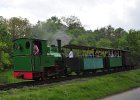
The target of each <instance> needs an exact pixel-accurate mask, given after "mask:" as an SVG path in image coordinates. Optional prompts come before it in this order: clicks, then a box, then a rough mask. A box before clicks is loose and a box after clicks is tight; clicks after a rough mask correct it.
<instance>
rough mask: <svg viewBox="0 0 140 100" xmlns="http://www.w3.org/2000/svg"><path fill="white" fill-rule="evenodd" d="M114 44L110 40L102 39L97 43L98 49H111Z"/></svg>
mask: <svg viewBox="0 0 140 100" xmlns="http://www.w3.org/2000/svg"><path fill="white" fill-rule="evenodd" d="M111 44H112V42H111V41H110V40H109V39H105V38H102V39H100V41H98V42H97V43H96V46H97V47H111Z"/></svg>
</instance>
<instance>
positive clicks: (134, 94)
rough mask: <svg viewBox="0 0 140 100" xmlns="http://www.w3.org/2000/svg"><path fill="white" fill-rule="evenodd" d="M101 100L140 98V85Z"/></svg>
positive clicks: (132, 99) (138, 99)
mask: <svg viewBox="0 0 140 100" xmlns="http://www.w3.org/2000/svg"><path fill="white" fill-rule="evenodd" d="M101 100H140V87H139V88H137V89H133V90H130V91H127V92H124V93H120V94H117V95H113V96H110V97H106V98H104V99H101Z"/></svg>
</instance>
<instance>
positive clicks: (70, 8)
mask: <svg viewBox="0 0 140 100" xmlns="http://www.w3.org/2000/svg"><path fill="white" fill-rule="evenodd" d="M139 9H140V0H1V1H0V16H3V17H5V18H10V17H14V16H15V17H19V16H21V17H23V18H27V19H29V20H30V22H31V23H32V24H35V23H36V22H37V21H38V20H40V21H45V20H46V19H48V18H50V17H51V16H58V17H59V18H60V17H61V16H66V17H68V16H70V15H74V16H77V17H78V18H79V19H80V20H81V22H82V24H83V25H84V26H85V27H86V28H87V29H92V30H94V29H97V28H100V27H104V26H107V25H111V26H113V27H115V28H118V27H122V28H124V29H125V30H129V29H132V28H133V29H137V30H139V29H140V11H139Z"/></svg>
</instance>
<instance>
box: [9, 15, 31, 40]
mask: <svg viewBox="0 0 140 100" xmlns="http://www.w3.org/2000/svg"><path fill="white" fill-rule="evenodd" d="M8 29H9V32H10V33H11V34H12V36H13V39H17V38H23V37H29V36H30V34H31V24H30V23H29V20H28V19H26V18H21V17H19V18H17V17H12V18H10V19H9V21H8Z"/></svg>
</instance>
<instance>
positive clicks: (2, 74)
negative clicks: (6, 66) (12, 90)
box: [0, 69, 25, 84]
mask: <svg viewBox="0 0 140 100" xmlns="http://www.w3.org/2000/svg"><path fill="white" fill-rule="evenodd" d="M21 81H25V80H22V79H15V78H14V73H13V70H12V69H11V70H5V71H0V84H7V83H15V82H21Z"/></svg>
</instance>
